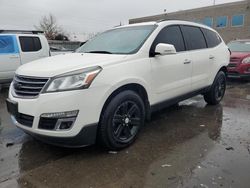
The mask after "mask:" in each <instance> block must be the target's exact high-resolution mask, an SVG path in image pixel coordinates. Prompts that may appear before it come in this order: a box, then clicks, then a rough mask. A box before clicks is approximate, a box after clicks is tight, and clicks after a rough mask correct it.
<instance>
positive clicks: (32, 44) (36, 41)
mask: <svg viewBox="0 0 250 188" xmlns="http://www.w3.org/2000/svg"><path fill="white" fill-rule="evenodd" d="M19 43H20V49H21V51H20V55H21V64H25V63H28V62H31V61H34V60H36V59H40V58H43V57H45V54H44V51H43V46H42V43H41V40H40V38H39V37H38V36H19Z"/></svg>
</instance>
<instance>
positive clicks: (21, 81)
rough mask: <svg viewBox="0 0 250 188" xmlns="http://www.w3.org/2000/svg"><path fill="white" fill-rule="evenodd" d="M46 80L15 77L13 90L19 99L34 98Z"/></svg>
mask: <svg viewBox="0 0 250 188" xmlns="http://www.w3.org/2000/svg"><path fill="white" fill-rule="evenodd" d="M47 81H48V78H37V77H26V76H20V75H15V77H14V80H13V89H14V92H15V94H16V95H17V96H19V97H36V96H38V95H39V93H40V92H41V90H42V89H43V87H44V86H45V84H46V83H47Z"/></svg>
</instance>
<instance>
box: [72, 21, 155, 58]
mask: <svg viewBox="0 0 250 188" xmlns="http://www.w3.org/2000/svg"><path fill="white" fill-rule="evenodd" d="M155 27H156V26H155V25H148V26H133V27H126V28H118V29H113V30H109V31H106V32H104V33H101V34H99V35H97V36H96V37H94V38H93V39H91V40H90V41H88V42H87V43H85V44H84V45H83V46H81V47H80V48H78V49H77V50H76V52H78V53H106V54H133V53H136V52H137V51H138V50H139V49H140V48H141V46H142V45H143V44H144V42H145V41H146V40H147V38H148V37H149V36H150V34H151V33H152V32H153V31H154V29H155Z"/></svg>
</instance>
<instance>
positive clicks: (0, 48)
mask: <svg viewBox="0 0 250 188" xmlns="http://www.w3.org/2000/svg"><path fill="white" fill-rule="evenodd" d="M12 53H19V50H18V46H17V41H16V37H15V36H11V35H2V36H0V54H12Z"/></svg>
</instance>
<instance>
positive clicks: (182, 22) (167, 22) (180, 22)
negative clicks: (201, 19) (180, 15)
mask: <svg viewBox="0 0 250 188" xmlns="http://www.w3.org/2000/svg"><path fill="white" fill-rule="evenodd" d="M174 24H178V25H190V26H196V27H201V28H205V29H209V30H212V31H214V32H216V33H217V31H215V30H214V29H213V28H211V27H208V26H206V25H204V24H201V23H196V22H191V21H186V20H176V19H170V20H158V21H151V22H142V23H134V24H129V25H124V26H119V27H117V28H124V27H133V26H144V25H145V26H147V25H158V26H161V25H163V26H165V25H174Z"/></svg>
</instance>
